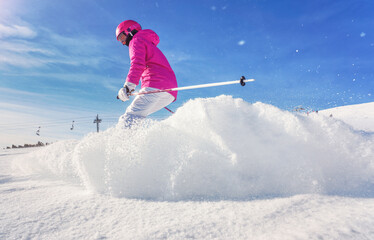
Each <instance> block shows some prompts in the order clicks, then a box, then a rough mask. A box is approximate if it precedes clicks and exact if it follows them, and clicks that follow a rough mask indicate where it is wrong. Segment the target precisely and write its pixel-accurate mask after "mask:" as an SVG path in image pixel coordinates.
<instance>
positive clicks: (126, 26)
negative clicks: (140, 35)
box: [116, 20, 142, 40]
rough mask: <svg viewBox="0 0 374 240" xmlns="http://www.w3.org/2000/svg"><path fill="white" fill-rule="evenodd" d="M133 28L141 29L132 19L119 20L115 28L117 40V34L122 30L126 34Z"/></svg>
mask: <svg viewBox="0 0 374 240" xmlns="http://www.w3.org/2000/svg"><path fill="white" fill-rule="evenodd" d="M133 30H136V31H140V30H142V27H141V26H140V24H139V23H137V22H135V21H133V20H126V21H123V22H121V23H120V24H119V25H118V27H117V29H116V37H117V40H118V36H119V35H120V34H121V33H122V32H123V33H124V34H125V35H126V36H127V35H128V34H129V33H130V32H131V31H133Z"/></svg>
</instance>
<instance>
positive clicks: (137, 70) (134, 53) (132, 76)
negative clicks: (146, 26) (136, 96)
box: [125, 39, 146, 85]
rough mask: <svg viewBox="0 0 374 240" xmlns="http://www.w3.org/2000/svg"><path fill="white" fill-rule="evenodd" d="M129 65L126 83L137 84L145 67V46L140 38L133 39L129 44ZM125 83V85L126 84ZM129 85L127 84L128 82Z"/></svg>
mask: <svg viewBox="0 0 374 240" xmlns="http://www.w3.org/2000/svg"><path fill="white" fill-rule="evenodd" d="M129 55H130V61H131V66H130V70H129V73H128V74H127V78H126V83H133V84H135V85H138V84H139V80H140V77H141V76H142V74H143V72H144V70H145V69H146V63H145V55H146V46H145V42H144V41H143V40H142V39H133V40H132V41H131V42H130V46H129ZM126 83H125V85H126ZM128 85H129V84H128Z"/></svg>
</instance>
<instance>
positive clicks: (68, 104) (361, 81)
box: [0, 0, 374, 141]
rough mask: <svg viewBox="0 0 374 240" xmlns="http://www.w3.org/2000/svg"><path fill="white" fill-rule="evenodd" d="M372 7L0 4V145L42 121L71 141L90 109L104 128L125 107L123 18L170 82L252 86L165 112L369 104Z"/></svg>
mask: <svg viewBox="0 0 374 240" xmlns="http://www.w3.org/2000/svg"><path fill="white" fill-rule="evenodd" d="M372 12H374V3H373V1H370V0H355V1H354V0H351V1H348V0H342V1H328V0H317V1H296V0H294V1H290V0H286V1H277V0H268V1H266V0H257V1H244V0H237V1H213V0H212V1H204V0H200V1H177V0H175V1H172V0H160V1H145V0H144V1H142V0H140V1H139V0H137V1H124V0H121V1H117V0H115V1H114V0H113V1H110V0H109V1H104V0H101V1H99V0H96V1H95V0H65V1H50V0H12V1H5V0H0V113H1V115H2V120H1V122H0V129H1V131H2V132H7V134H6V135H4V134H3V135H1V138H2V139H3V141H4V140H8V139H9V138H12V137H14V136H16V135H17V136H18V137H19V138H20V139H21V140H20V141H23V139H25V138H24V133H25V132H27V133H28V134H30V141H31V140H34V139H33V138H35V136H34V135H35V131H36V128H37V127H38V126H40V125H41V126H42V129H44V130H45V131H44V132H43V133H45V135H44V136H45V137H49V138H48V139H53V138H54V137H56V136H57V135H58V136H59V138H68V137H74V136H81V135H82V134H84V133H86V132H89V131H95V130H96V127H95V125H94V124H93V123H92V121H93V118H94V117H95V116H96V114H99V115H100V116H102V118H103V120H104V121H103V127H108V126H111V125H112V124H114V123H115V121H116V119H117V118H118V116H120V115H121V114H122V113H123V112H124V110H125V108H126V107H127V105H128V104H129V102H127V103H122V102H120V101H118V100H117V99H116V94H117V91H118V89H119V88H120V87H121V86H122V85H123V83H124V80H125V77H126V74H127V71H128V69H129V63H130V62H129V57H128V48H127V47H125V46H122V45H121V44H120V43H119V42H117V41H116V39H115V28H116V26H117V25H118V24H119V23H120V22H121V21H123V20H126V19H133V20H136V21H138V22H139V23H140V24H141V25H142V26H143V28H146V29H152V30H154V31H155V32H157V34H158V35H159V36H160V44H159V48H160V49H161V50H162V51H163V52H164V54H165V55H166V57H167V58H168V59H169V61H170V63H171V66H172V68H173V69H174V71H175V73H176V75H177V79H178V83H179V86H188V85H194V84H203V83H210V82H219V81H230V80H235V79H239V77H240V76H242V75H244V76H246V77H247V78H255V79H256V82H254V83H252V84H248V85H247V86H246V87H245V88H242V87H239V86H228V87H217V88H208V89H200V90H190V91H184V92H180V93H179V96H178V101H177V102H175V103H173V104H172V105H171V106H170V108H172V109H173V110H175V109H177V108H178V107H179V106H181V105H182V104H183V103H184V102H186V101H188V100H189V99H192V98H196V97H214V96H218V95H221V94H227V95H232V96H234V97H240V98H243V99H244V100H246V101H248V102H256V101H261V102H265V103H270V104H273V105H275V106H277V107H280V108H282V109H286V110H292V109H293V108H294V107H296V106H300V105H301V106H303V107H305V108H307V109H313V110H317V109H326V108H331V107H335V106H342V105H349V104H358V103H365V102H372V101H374V96H373V95H374V70H373V65H374V58H373V57H374V17H373V16H372ZM168 114H169V113H168V112H167V111H160V112H158V113H156V114H155V115H154V117H161V118H162V117H166V116H168ZM74 119H77V120H76V131H75V132H74V131H67V130H66V129H69V128H70V127H71V126H70V125H71V123H72V120H74ZM78 119H81V121H80V122H79V121H78ZM79 123H81V125H79ZM43 124H44V125H43ZM43 126H44V128H43ZM79 126H80V127H79ZM47 129H48V131H47ZM21 135H22V138H21ZM31 135H32V136H33V138H32V139H31ZM46 139H47V138H46Z"/></svg>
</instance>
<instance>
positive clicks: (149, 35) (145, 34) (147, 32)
mask: <svg viewBox="0 0 374 240" xmlns="http://www.w3.org/2000/svg"><path fill="white" fill-rule="evenodd" d="M134 38H144V39H146V40H148V41H150V42H151V43H153V44H154V45H155V46H157V44H159V42H160V38H159V37H158V35H157V34H156V33H155V32H154V31H153V30H151V29H144V30H140V31H139V32H137V33H136V34H135V36H134Z"/></svg>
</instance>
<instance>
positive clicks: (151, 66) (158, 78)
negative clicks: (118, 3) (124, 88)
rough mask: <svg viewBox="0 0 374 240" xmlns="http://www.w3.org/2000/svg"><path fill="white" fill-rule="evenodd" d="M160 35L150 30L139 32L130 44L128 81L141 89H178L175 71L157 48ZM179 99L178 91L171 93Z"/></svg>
mask: <svg viewBox="0 0 374 240" xmlns="http://www.w3.org/2000/svg"><path fill="white" fill-rule="evenodd" d="M159 42H160V39H159V37H158V35H157V34H156V33H155V32H154V31H152V30H150V29H145V30H140V31H139V32H137V33H136V34H135V35H134V37H133V39H132V40H131V41H130V44H129V55H130V60H131V66H130V70H129V73H128V75H127V78H126V81H127V82H131V83H134V84H136V85H138V84H139V80H140V79H141V83H142V84H141V87H142V88H145V87H152V88H157V89H169V88H176V87H178V84H177V79H176V77H175V74H174V71H173V69H171V67H170V64H169V62H168V60H167V59H166V57H165V56H164V54H163V53H162V52H161V51H160V49H158V48H157V44H158V43H159ZM169 93H170V94H171V95H173V96H174V98H175V100H176V99H177V93H178V92H177V91H175V92H169Z"/></svg>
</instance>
